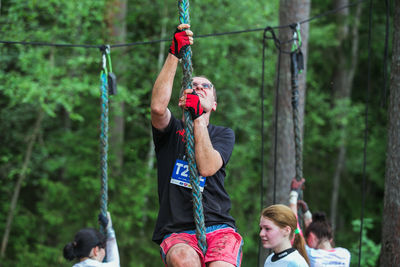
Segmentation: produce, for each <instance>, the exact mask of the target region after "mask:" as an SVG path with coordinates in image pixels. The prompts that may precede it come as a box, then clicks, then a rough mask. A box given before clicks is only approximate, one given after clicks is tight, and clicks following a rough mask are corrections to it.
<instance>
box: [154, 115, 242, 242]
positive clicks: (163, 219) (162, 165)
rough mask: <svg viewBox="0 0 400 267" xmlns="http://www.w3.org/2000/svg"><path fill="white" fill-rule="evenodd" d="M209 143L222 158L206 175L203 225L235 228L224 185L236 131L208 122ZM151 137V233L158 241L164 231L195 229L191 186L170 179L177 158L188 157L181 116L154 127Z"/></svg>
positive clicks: (173, 231)
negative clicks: (154, 193)
mask: <svg viewBox="0 0 400 267" xmlns="http://www.w3.org/2000/svg"><path fill="white" fill-rule="evenodd" d="M208 133H209V136H210V139H211V143H212V145H213V147H214V149H215V150H217V151H218V152H219V153H220V155H221V157H222V161H223V165H222V167H221V168H220V169H219V170H218V171H217V172H216V173H215V174H214V175H213V176H210V177H206V182H205V186H204V190H203V194H202V195H203V211H204V220H205V225H206V227H208V226H212V225H216V224H224V223H225V224H227V225H229V226H231V227H233V228H235V220H234V219H233V217H232V216H231V215H229V210H230V209H231V201H230V198H229V196H228V193H227V192H226V191H225V188H224V179H225V175H226V173H225V166H226V164H227V163H228V161H229V158H230V156H231V154H232V150H233V145H234V143H235V135H234V132H233V130H232V129H229V128H226V127H221V126H215V125H211V124H210V125H208ZM153 140H154V144H155V151H156V157H157V169H158V198H159V205H160V210H159V212H158V218H157V222H156V226H155V229H154V233H153V241H154V242H156V243H158V244H160V243H161V241H162V239H163V238H164V236H165V235H167V234H170V233H176V232H181V231H185V230H194V229H195V227H196V226H195V223H194V218H193V204H192V203H193V202H192V190H191V189H189V188H185V187H182V186H180V185H176V184H173V183H171V175H172V172H173V170H174V166H175V164H176V162H177V160H184V161H187V159H186V156H185V147H186V143H185V129H184V124H183V122H182V121H181V120H178V119H176V118H175V117H174V116H171V120H170V122H169V124H168V126H167V128H166V129H164V130H163V131H160V130H157V129H156V128H154V127H153Z"/></svg>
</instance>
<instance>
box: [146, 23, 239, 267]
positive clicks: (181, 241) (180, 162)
mask: <svg viewBox="0 0 400 267" xmlns="http://www.w3.org/2000/svg"><path fill="white" fill-rule="evenodd" d="M189 27H190V26H189V25H188V24H180V25H179V26H178V27H177V31H176V33H175V34H174V38H173V41H172V44H171V47H170V49H169V54H168V56H167V59H166V61H165V63H164V66H163V68H162V70H161V72H160V74H159V75H158V77H157V80H156V82H155V84H154V87H153V92H152V98H151V123H152V126H153V140H154V144H155V150H156V157H157V168H158V197H159V205H160V210H159V213H158V218H157V222H156V226H155V229H154V234H153V241H154V242H156V243H157V244H160V247H161V256H162V259H163V261H164V264H165V265H166V266H190V267H192V266H205V264H206V263H207V266H213V267H216V266H240V263H241V257H242V250H241V247H242V237H241V236H240V235H239V233H237V232H236V227H235V220H234V219H233V217H232V216H231V215H230V214H229V211H230V208H231V202H230V198H229V196H228V194H227V192H226V191H225V188H224V179H225V167H226V164H227V163H228V161H229V158H230V156H231V153H232V150H233V145H234V142H235V137H234V133H233V131H232V130H231V129H229V128H225V127H221V126H214V125H212V124H209V120H210V116H211V113H212V112H213V111H215V110H216V108H217V95H216V91H215V87H214V85H213V84H212V83H211V82H210V80H209V79H207V78H205V77H203V76H201V77H194V78H193V80H192V88H193V89H186V88H183V89H184V90H182V92H181V97H180V99H179V106H180V107H182V108H184V109H187V110H188V111H189V112H190V114H191V117H192V119H193V128H194V139H195V144H194V146H195V147H194V148H195V159H196V164H197V169H198V171H199V174H200V175H201V178H200V190H201V191H202V196H203V201H202V205H203V210H204V221H205V226H206V240H207V245H208V249H207V253H206V254H205V255H203V253H202V250H201V249H200V248H199V246H198V243H197V241H198V240H197V237H196V234H195V228H196V225H195V221H194V217H193V204H192V193H191V186H190V181H189V168H188V162H187V158H186V157H187V156H186V153H185V143H186V140H185V134H184V132H185V129H184V122H183V119H182V120H180V119H177V118H175V117H174V116H173V115H172V114H171V112H170V110H169V109H168V104H169V102H170V98H171V94H172V87H173V82H174V77H175V73H176V68H177V66H178V62H179V59H180V58H181V57H182V53H183V51H184V49H185V48H186V47H187V46H189V45H192V44H193V32H192V31H190V30H189Z"/></svg>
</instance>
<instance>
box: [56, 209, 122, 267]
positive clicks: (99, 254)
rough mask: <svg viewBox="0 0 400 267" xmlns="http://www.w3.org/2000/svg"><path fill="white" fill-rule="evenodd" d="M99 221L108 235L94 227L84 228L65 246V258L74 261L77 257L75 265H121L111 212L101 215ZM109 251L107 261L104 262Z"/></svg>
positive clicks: (84, 266) (79, 266) (94, 266)
mask: <svg viewBox="0 0 400 267" xmlns="http://www.w3.org/2000/svg"><path fill="white" fill-rule="evenodd" d="M99 221H100V223H101V224H102V226H103V227H104V229H105V231H106V234H107V237H105V236H104V235H102V234H101V233H100V232H99V231H97V230H95V229H93V228H84V229H81V230H79V231H78V232H77V233H76V234H75V238H74V241H73V242H70V243H68V244H66V245H65V247H64V258H65V259H67V260H69V261H72V260H75V259H77V260H78V263H76V264H75V265H74V266H73V267H97V266H102V267H119V266H120V265H119V253H118V246H117V240H116V238H115V232H114V229H113V228H112V222H111V217H110V213H109V212H107V218H106V217H105V216H102V215H99ZM106 251H107V261H106V262H103V260H104V258H105V256H106Z"/></svg>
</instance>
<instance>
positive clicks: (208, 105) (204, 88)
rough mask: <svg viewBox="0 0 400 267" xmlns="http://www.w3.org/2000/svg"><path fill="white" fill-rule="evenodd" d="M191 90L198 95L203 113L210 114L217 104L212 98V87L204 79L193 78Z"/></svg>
mask: <svg viewBox="0 0 400 267" xmlns="http://www.w3.org/2000/svg"><path fill="white" fill-rule="evenodd" d="M192 89H193V90H195V91H196V93H197V94H198V95H199V98H200V103H201V106H202V107H203V109H204V111H206V112H211V111H215V110H216V109H217V102H216V101H215V96H214V86H213V85H212V83H211V82H210V81H209V80H208V79H206V78H204V77H194V78H193V81H192Z"/></svg>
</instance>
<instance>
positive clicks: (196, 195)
mask: <svg viewBox="0 0 400 267" xmlns="http://www.w3.org/2000/svg"><path fill="white" fill-rule="evenodd" d="M178 9H179V21H180V23H181V24H182V23H185V24H190V18H189V1H188V0H186V1H185V0H180V1H178ZM182 70H183V78H182V88H184V89H186V88H189V89H190V88H192V72H193V68H192V50H191V48H190V46H188V47H187V48H186V49H185V50H184V52H183V56H182ZM185 134H186V154H187V156H188V164H189V175H190V185H191V186H192V198H193V216H194V220H195V223H196V236H197V240H198V244H199V247H200V249H201V251H202V252H203V254H206V252H207V241H206V227H205V224H204V213H203V203H202V194H201V191H200V177H199V174H198V171H197V166H196V158H195V151H194V131H193V120H192V118H191V116H190V112H189V111H187V110H185Z"/></svg>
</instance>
